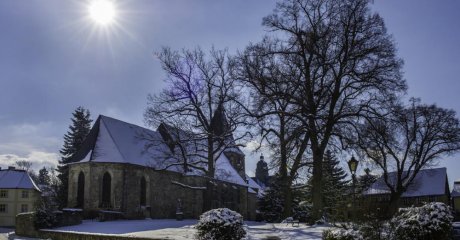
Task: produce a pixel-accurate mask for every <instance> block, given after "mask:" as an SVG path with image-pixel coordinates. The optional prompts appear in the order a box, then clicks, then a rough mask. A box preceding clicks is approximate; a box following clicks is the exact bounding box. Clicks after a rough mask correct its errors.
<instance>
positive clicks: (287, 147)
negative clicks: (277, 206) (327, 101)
mask: <svg viewBox="0 0 460 240" xmlns="http://www.w3.org/2000/svg"><path fill="white" fill-rule="evenodd" d="M257 51H258V49H257V47H253V48H249V49H248V50H246V52H245V53H244V54H240V56H238V58H237V59H238V68H237V71H235V72H234V73H235V75H236V76H237V78H238V79H239V80H241V81H242V82H243V84H245V85H246V86H247V87H248V91H249V95H250V96H251V98H250V100H251V104H241V106H242V107H243V108H244V109H245V110H246V113H247V115H248V117H250V118H253V119H255V120H256V128H257V129H258V131H259V133H260V135H261V136H262V141H265V142H266V143H268V146H269V148H270V149H271V150H272V151H273V152H274V156H273V158H272V165H274V166H275V167H276V168H277V169H278V171H277V172H278V173H279V176H278V179H279V181H280V182H279V184H280V187H281V191H282V194H281V197H282V201H283V203H282V205H283V213H281V214H282V217H283V218H287V217H290V216H292V203H293V197H292V195H293V194H292V185H293V183H294V182H295V180H296V179H297V177H298V176H299V174H298V173H299V171H300V169H301V168H303V167H305V166H307V159H306V155H305V154H304V153H305V151H306V149H307V147H308V143H309V135H308V133H307V132H306V129H305V128H304V127H303V125H302V124H301V122H300V121H299V120H298V118H297V117H296V111H297V109H296V108H295V107H296V106H294V105H293V104H291V103H290V101H289V99H286V98H282V97H279V95H280V94H282V93H286V92H293V91H295V89H294V88H293V87H294V86H293V85H290V84H285V83H286V80H287V79H290V78H293V77H295V75H296V74H295V72H294V73H293V72H291V71H295V69H293V68H290V69H282V68H281V67H282V66H280V65H278V64H277V63H276V61H275V59H274V58H275V56H274V55H265V56H261V55H254V54H251V53H252V52H257ZM293 81H295V80H293Z"/></svg>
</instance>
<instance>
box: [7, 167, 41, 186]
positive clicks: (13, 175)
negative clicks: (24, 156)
mask: <svg viewBox="0 0 460 240" xmlns="http://www.w3.org/2000/svg"><path fill="white" fill-rule="evenodd" d="M0 189H35V190H37V191H40V189H39V188H38V187H37V185H36V184H35V182H34V181H33V180H32V178H30V176H29V174H28V173H27V172H26V171H25V170H16V169H4V170H0Z"/></svg>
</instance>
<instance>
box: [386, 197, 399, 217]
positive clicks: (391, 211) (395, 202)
mask: <svg viewBox="0 0 460 240" xmlns="http://www.w3.org/2000/svg"><path fill="white" fill-rule="evenodd" d="M401 195H402V193H394V194H391V196H390V203H389V205H388V211H387V213H388V216H387V217H392V216H393V215H395V214H396V213H397V212H398V208H399V203H400V202H401Z"/></svg>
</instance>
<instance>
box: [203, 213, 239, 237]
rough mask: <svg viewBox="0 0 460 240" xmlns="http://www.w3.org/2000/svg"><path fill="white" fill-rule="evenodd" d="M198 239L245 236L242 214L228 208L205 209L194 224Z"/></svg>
mask: <svg viewBox="0 0 460 240" xmlns="http://www.w3.org/2000/svg"><path fill="white" fill-rule="evenodd" d="M195 228H196V229H197V230H198V232H197V239H200V240H239V239H243V238H244V237H245V236H246V230H245V228H244V225H243V216H241V214H239V213H237V212H235V211H232V210H230V209H228V208H218V209H212V210H210V211H207V212H205V213H203V214H201V216H200V221H199V222H198V224H197V225H196V226H195Z"/></svg>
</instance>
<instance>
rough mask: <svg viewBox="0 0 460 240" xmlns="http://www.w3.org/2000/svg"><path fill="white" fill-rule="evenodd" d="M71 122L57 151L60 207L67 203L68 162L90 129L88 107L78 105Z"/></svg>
mask: <svg viewBox="0 0 460 240" xmlns="http://www.w3.org/2000/svg"><path fill="white" fill-rule="evenodd" d="M71 120H72V124H71V125H70V126H69V131H67V133H66V134H65V135H64V145H63V147H62V149H61V150H60V151H59V152H60V154H61V160H60V161H59V166H58V169H57V170H58V172H59V174H58V178H59V180H60V182H61V184H60V187H59V190H58V201H59V206H60V207H65V205H66V204H67V195H68V178H69V168H68V166H67V164H68V163H71V162H72V156H73V155H74V154H75V153H76V152H77V151H78V149H79V148H80V147H81V145H82V143H83V141H84V140H85V138H86V136H87V135H88V133H89V131H90V130H91V122H92V121H93V120H91V115H90V112H89V110H88V109H85V108H83V107H78V108H77V109H75V111H74V112H73V113H72V118H71Z"/></svg>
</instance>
